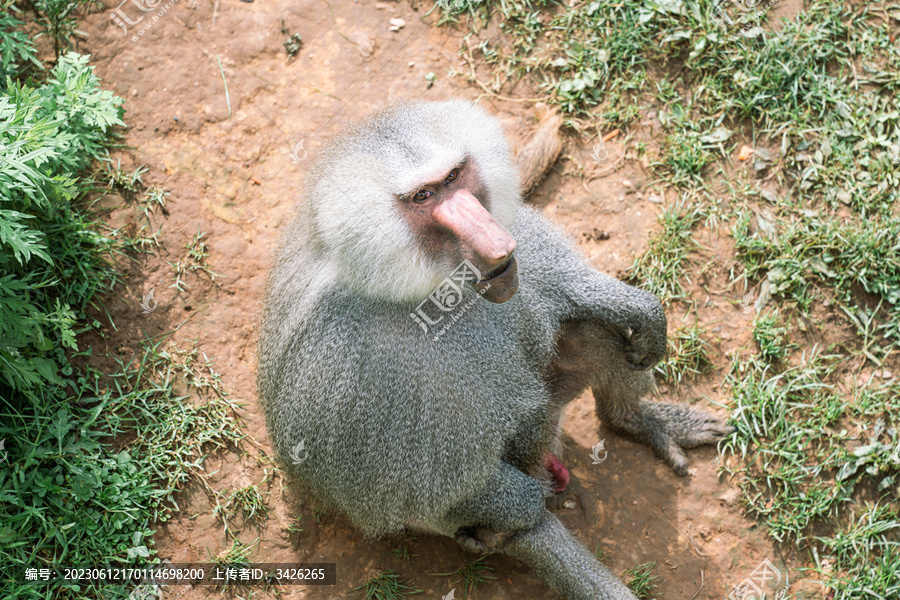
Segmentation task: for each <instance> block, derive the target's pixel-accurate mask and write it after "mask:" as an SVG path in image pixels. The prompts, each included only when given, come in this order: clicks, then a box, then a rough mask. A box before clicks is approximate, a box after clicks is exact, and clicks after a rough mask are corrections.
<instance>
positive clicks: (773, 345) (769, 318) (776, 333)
mask: <svg viewBox="0 0 900 600" xmlns="http://www.w3.org/2000/svg"><path fill="white" fill-rule="evenodd" d="M790 332H791V330H790V328H789V327H786V326H784V325H782V324H781V319H780V316H779V314H778V311H777V310H775V311H771V312H768V313H766V314H763V315H760V316H759V317H758V318H757V319H756V321H755V322H754V323H753V340H754V341H755V342H756V344H757V346H759V355H760V356H761V357H762V358H763V360H765V361H768V362H777V361H779V360H782V359H783V358H785V357H786V356H787V355H788V354H789V353H790V352H791V350H792V349H793V348H796V347H797V345H796V344H791V343H790V342H789V341H788V339H789V337H788V334H789V333H790Z"/></svg>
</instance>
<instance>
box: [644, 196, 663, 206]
mask: <svg viewBox="0 0 900 600" xmlns="http://www.w3.org/2000/svg"><path fill="white" fill-rule="evenodd" d="M662 201H663V199H662V196H660V195H659V194H650V195H649V196H647V202H652V203H653V204H662Z"/></svg>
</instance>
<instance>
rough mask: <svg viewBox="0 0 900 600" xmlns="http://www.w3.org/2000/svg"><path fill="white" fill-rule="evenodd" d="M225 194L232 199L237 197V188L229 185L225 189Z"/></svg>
mask: <svg viewBox="0 0 900 600" xmlns="http://www.w3.org/2000/svg"><path fill="white" fill-rule="evenodd" d="M225 195H226V196H228V197H229V198H231V199H232V200H234V199H235V198H237V190H236V189H235V188H234V186H231V187H229V188H228V189H227V190H225Z"/></svg>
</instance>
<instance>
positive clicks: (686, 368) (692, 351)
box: [656, 323, 712, 385]
mask: <svg viewBox="0 0 900 600" xmlns="http://www.w3.org/2000/svg"><path fill="white" fill-rule="evenodd" d="M704 334H706V330H705V329H704V328H702V327H700V326H698V325H697V324H696V323H695V324H693V325H691V326H686V325H682V326H681V327H679V328H678V329H676V330H675V332H674V333H673V334H672V335H671V336H669V339H668V346H669V349H668V356H667V357H666V359H665V360H663V361H661V362H660V363H659V364H658V365H656V372H657V373H659V374H660V375H661V376H662V378H663V379H664V380H666V381H671V382H673V383H674V384H675V385H678V384H680V383H681V382H682V380H684V379H685V378H687V377H693V376H696V375H699V374H700V373H702V372H703V371H704V370H706V369H707V368H709V367H710V366H711V365H712V361H711V360H710V358H709V342H707V341H706V339H704V337H703V336H704Z"/></svg>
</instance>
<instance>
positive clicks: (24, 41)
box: [0, 0, 44, 92]
mask: <svg viewBox="0 0 900 600" xmlns="http://www.w3.org/2000/svg"><path fill="white" fill-rule="evenodd" d="M0 11H2V12H0V92H2V91H5V90H6V87H7V78H9V79H10V80H12V79H15V78H16V77H17V76H18V75H19V74H20V73H21V72H22V71H23V69H25V67H26V65H27V66H30V67H33V68H35V69H37V70H38V71H41V70H43V68H44V66H43V65H42V64H41V62H40V61H39V60H38V59H37V56H36V55H35V46H34V42H32V41H31V40H30V39H28V36H27V35H25V34H24V33H23V32H22V31H21V29H22V26H23V25H24V23H22V21H20V20H19V19H17V18H16V17H14V16H13V15H12V14H10V11H14V12H17V13H18V12H20V11H19V9H18V8H16V7H15V6H14V5H13V4H12V0H4V1H2V2H0Z"/></svg>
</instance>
